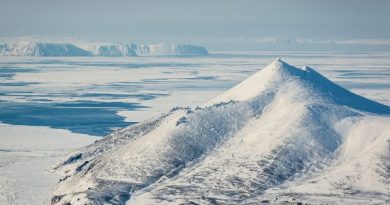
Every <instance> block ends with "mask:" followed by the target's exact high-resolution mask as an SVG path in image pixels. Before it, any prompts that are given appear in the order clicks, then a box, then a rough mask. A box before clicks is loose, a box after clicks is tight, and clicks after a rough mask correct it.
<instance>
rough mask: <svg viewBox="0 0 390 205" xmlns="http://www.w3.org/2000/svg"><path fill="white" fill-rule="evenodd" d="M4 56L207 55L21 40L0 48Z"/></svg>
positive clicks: (186, 48) (180, 49)
mask: <svg viewBox="0 0 390 205" xmlns="http://www.w3.org/2000/svg"><path fill="white" fill-rule="evenodd" d="M0 54H2V55H6V56H204V55H208V51H207V50H206V49H205V48H203V47H200V46H194V45H186V44H150V45H143V44H124V43H53V42H43V41H33V40H22V41H17V42H15V43H12V44H7V43H4V44H0Z"/></svg>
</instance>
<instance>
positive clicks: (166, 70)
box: [0, 52, 390, 136]
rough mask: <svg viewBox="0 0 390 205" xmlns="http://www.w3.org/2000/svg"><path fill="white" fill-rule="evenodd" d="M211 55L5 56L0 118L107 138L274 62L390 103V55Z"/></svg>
mask: <svg viewBox="0 0 390 205" xmlns="http://www.w3.org/2000/svg"><path fill="white" fill-rule="evenodd" d="M211 53H212V54H211V55H210V56H207V57H192V58H191V57H136V58H135V57H124V58H122V57H116V58H109V57H77V58H74V57H65V58H64V57H62V58H58V57H50V58H41V57H32V58H31V57H29V58H26V57H18V58H16V57H1V58H0V121H1V122H3V123H7V124H13V125H31V126H49V127H52V128H58V129H67V130H69V131H71V132H74V133H81V134H88V135H94V136H104V135H107V134H108V133H110V132H111V131H112V130H114V129H117V128H120V127H124V126H127V125H130V124H133V123H136V122H139V121H141V120H144V119H146V118H149V117H151V116H154V115H157V114H158V113H162V112H167V111H169V109H170V108H172V107H175V106H196V105H201V104H203V103H204V102H206V101H208V100H209V99H211V98H213V97H214V96H216V95H218V93H221V92H223V91H225V90H227V89H229V88H230V87H232V86H233V85H235V84H237V83H238V82H240V81H241V80H243V79H245V78H246V77H248V76H250V75H251V74H252V73H254V72H256V71H257V70H259V69H261V68H262V67H263V66H264V65H266V64H268V63H269V62H271V61H272V60H273V59H275V58H276V57H282V58H283V60H285V61H287V62H289V63H290V64H292V65H296V66H304V65H308V66H310V67H312V68H314V69H316V70H317V71H319V72H321V73H322V74H324V75H325V76H326V77H328V78H330V79H331V80H333V81H335V82H337V83H338V84H340V85H341V86H343V87H345V88H347V89H350V90H352V91H353V92H356V93H357V94H360V95H363V96H365V97H368V98H371V99H373V100H376V101H379V102H381V103H384V104H387V105H389V104H390V54H389V53H332V52H320V53H313V52H310V53H309V52H308V53H305V52H299V53H297V52H211Z"/></svg>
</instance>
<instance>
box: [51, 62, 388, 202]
mask: <svg viewBox="0 0 390 205" xmlns="http://www.w3.org/2000/svg"><path fill="white" fill-rule="evenodd" d="M389 115H390V107H388V106H386V105H383V104H380V103H376V102H374V101H371V100H368V99H366V98H363V97H361V96H358V95H355V94H353V93H351V92H349V91H347V90H345V89H344V88H342V87H340V86H338V85H336V84H334V83H332V82H331V81H329V80H327V79H326V78H325V77H323V76H322V75H320V74H319V73H317V72H316V71H314V70H313V69H311V68H309V67H304V68H296V67H293V66H290V65H288V64H287V63H284V62H283V61H281V60H276V61H274V62H272V63H271V64H270V65H268V66H267V67H265V68H264V69H262V70H261V71H259V72H258V73H255V74H254V75H252V76H251V77H250V78H248V79H247V80H245V81H243V82H242V83H240V84H239V85H237V86H235V87H234V88H232V89H230V90H229V91H227V92H225V93H223V94H221V95H220V96H218V97H217V98H215V99H213V100H211V101H209V102H208V103H206V104H205V105H204V106H200V107H197V108H195V109H190V108H176V109H173V110H171V111H170V112H168V113H166V114H163V115H162V116H161V117H159V118H156V119H150V120H147V121H144V122H141V123H139V124H136V125H133V126H130V127H127V128H124V129H122V130H118V131H116V132H114V133H113V134H111V135H110V136H108V137H106V138H104V139H102V140H99V141H97V142H96V143H94V144H92V145H90V146H87V147H85V148H82V149H80V150H79V151H76V152H74V153H73V154H71V155H70V156H69V157H67V158H66V159H65V160H64V161H63V162H61V163H59V164H58V166H57V167H55V169H56V171H57V172H58V173H60V174H62V176H63V178H62V179H61V181H60V182H59V184H58V185H57V187H56V188H55V191H54V193H53V197H52V204H67V203H71V204H106V203H109V204H125V203H128V204H155V203H166V204H180V203H197V204H213V203H222V204H237V203H256V202H259V201H261V200H270V201H271V202H272V203H279V202H280V201H283V200H292V199H291V198H294V199H295V200H301V201H304V202H311V203H320V201H321V200H323V201H325V202H333V203H341V204H344V203H350V204H355V203H358V202H361V203H368V202H370V200H374V201H375V202H378V203H386V202H385V201H386V200H388V198H389V197H390V196H389V194H388V191H389V189H390V187H389V181H388V180H389V178H390V177H389V176H390V167H389V158H390V150H389V148H390V142H389V140H390V128H389V127H390V120H389V119H390V118H389ZM340 200H343V201H340ZM387 203H388V202H387Z"/></svg>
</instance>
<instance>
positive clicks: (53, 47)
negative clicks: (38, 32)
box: [6, 41, 91, 56]
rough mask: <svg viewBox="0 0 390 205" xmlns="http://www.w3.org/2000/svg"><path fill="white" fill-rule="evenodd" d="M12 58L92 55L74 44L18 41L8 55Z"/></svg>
mask: <svg viewBox="0 0 390 205" xmlns="http://www.w3.org/2000/svg"><path fill="white" fill-rule="evenodd" d="M6 54H7V55H11V56H90V55H91V53H90V52H88V51H86V50H83V49H81V48H79V47H77V46H75V45H73V44H61V43H43V42H37V41H18V42H16V43H15V44H13V46H12V47H11V48H10V50H9V51H8V52H7V53H6Z"/></svg>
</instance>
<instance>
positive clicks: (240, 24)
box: [0, 0, 390, 39]
mask: <svg viewBox="0 0 390 205" xmlns="http://www.w3.org/2000/svg"><path fill="white" fill-rule="evenodd" d="M389 10H390V1H388V0H267V1H265V0H235V1H233V0H193V1H190V0H139V1H135V0H0V28H1V29H0V36H2V37H18V36H46V37H75V38H89V39H121V38H128V37H135V38H161V39H164V38H167V39H168V38H169V39H172V38H178V39H191V38H199V39H201V38H210V39H213V38H246V37H282V38H311V39H387V38H390V12H389Z"/></svg>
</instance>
